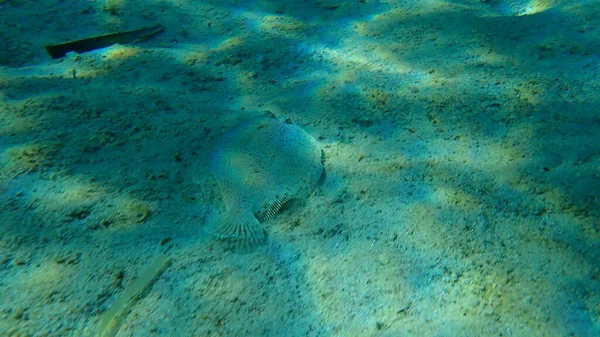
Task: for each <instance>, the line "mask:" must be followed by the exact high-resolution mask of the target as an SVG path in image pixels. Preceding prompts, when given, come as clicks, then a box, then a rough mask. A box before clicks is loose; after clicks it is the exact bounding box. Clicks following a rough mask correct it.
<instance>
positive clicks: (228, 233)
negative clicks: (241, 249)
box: [206, 211, 266, 245]
mask: <svg viewBox="0 0 600 337" xmlns="http://www.w3.org/2000/svg"><path fill="white" fill-rule="evenodd" d="M206 231H207V232H209V233H210V234H212V235H214V236H216V237H218V238H221V239H224V240H227V241H233V242H236V243H237V242H239V243H242V244H250V245H256V244H260V243H262V242H264V240H265V239H266V232H265V230H264V227H263V225H262V224H261V223H260V222H259V221H258V220H257V219H256V217H254V215H252V214H251V213H249V214H244V213H240V212H233V211H226V212H223V213H221V214H215V215H214V216H212V217H210V218H209V221H208V223H207V226H206Z"/></svg>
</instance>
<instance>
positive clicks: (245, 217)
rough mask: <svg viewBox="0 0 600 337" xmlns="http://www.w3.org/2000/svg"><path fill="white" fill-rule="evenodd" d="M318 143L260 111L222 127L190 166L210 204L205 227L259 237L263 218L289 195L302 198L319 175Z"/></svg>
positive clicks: (238, 236)
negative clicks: (258, 114)
mask: <svg viewBox="0 0 600 337" xmlns="http://www.w3.org/2000/svg"><path fill="white" fill-rule="evenodd" d="M323 173H324V168H323V154H322V150H321V148H320V146H319V143H318V142H317V141H316V140H315V139H314V138H313V137H312V136H311V135H309V134H308V133H307V132H306V131H304V130H303V129H302V128H300V127H299V126H297V125H295V124H293V123H291V122H290V121H289V120H288V119H284V118H282V119H277V118H275V117H274V116H272V115H271V116H263V117H257V118H253V119H250V120H248V121H246V122H243V123H241V124H239V125H237V126H235V127H233V128H232V129H230V130H228V131H226V132H225V133H224V134H223V135H222V136H221V137H220V138H219V139H218V140H217V141H216V142H215V143H214V144H213V146H212V148H211V149H210V153H209V155H208V156H207V157H206V158H203V159H200V160H198V162H197V163H196V165H195V167H194V181H195V182H196V183H198V184H200V190H201V193H202V197H203V199H204V200H205V201H207V202H209V203H211V204H212V205H213V206H214V210H213V211H212V212H211V214H210V215H209V217H208V218H207V225H206V226H207V230H208V231H209V232H211V233H213V234H215V235H216V236H218V237H220V238H226V239H234V240H241V241H246V242H253V243H254V242H259V241H262V240H263V239H265V237H266V232H265V230H264V228H263V225H262V223H263V222H264V221H266V220H267V219H269V218H270V217H271V216H273V215H274V214H276V213H277V212H278V211H279V210H280V209H281V207H282V206H283V205H284V204H285V203H286V202H287V201H288V200H291V199H296V198H302V197H306V196H307V195H308V194H309V192H310V191H311V190H312V189H313V188H314V187H316V186H317V184H318V182H319V181H320V178H321V176H322V174H323Z"/></svg>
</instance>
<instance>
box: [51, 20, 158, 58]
mask: <svg viewBox="0 0 600 337" xmlns="http://www.w3.org/2000/svg"><path fill="white" fill-rule="evenodd" d="M163 30H164V28H163V26H162V25H160V24H157V25H154V26H152V27H146V28H141V29H136V30H131V31H127V32H120V33H113V34H106V35H100V36H94V37H89V38H86V39H81V40H75V41H69V42H65V43H60V44H53V45H48V46H45V48H46V51H47V52H48V54H50V56H51V57H52V58H54V59H57V58H61V57H64V56H65V55H67V53H69V52H76V53H79V54H81V53H85V52H88V51H92V50H96V49H100V48H106V47H109V46H112V45H113V44H117V43H119V44H125V43H132V42H137V41H143V40H146V39H149V38H151V37H153V36H155V35H156V34H158V33H160V32H162V31H163Z"/></svg>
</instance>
